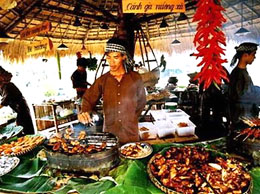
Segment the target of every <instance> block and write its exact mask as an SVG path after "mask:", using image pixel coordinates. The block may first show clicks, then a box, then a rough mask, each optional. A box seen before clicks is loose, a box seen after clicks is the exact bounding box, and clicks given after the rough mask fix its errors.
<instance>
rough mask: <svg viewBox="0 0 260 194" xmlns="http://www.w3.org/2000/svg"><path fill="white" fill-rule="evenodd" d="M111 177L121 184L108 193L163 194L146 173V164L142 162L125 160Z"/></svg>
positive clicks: (112, 172)
mask: <svg viewBox="0 0 260 194" xmlns="http://www.w3.org/2000/svg"><path fill="white" fill-rule="evenodd" d="M110 175H111V176H112V177H113V178H114V179H115V180H116V182H117V183H118V184H119V185H118V186H116V187H115V188H112V189H110V190H108V191H107V192H105V193H106V194H107V193H116V192H118V193H120V194H121V193H136V194H139V193H140V194H143V193H144V194H145V193H147V194H157V193H162V192H161V191H160V190H159V189H157V188H156V187H155V186H154V185H153V183H152V182H151V181H150V179H149V177H148V174H147V172H146V163H145V162H144V161H142V160H123V161H122V162H121V164H120V165H119V166H118V167H117V168H116V169H114V170H113V171H111V173H110Z"/></svg>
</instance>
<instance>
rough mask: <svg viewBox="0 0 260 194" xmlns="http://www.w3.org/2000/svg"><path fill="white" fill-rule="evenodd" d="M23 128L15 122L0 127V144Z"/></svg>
mask: <svg viewBox="0 0 260 194" xmlns="http://www.w3.org/2000/svg"><path fill="white" fill-rule="evenodd" d="M22 130H23V127H22V126H16V125H15V123H11V124H9V125H7V126H5V127H3V128H1V129H0V134H1V139H0V144H2V143H5V142H6V141H7V140H8V139H10V138H12V137H14V136H16V135H18V134H19V133H21V132H22Z"/></svg>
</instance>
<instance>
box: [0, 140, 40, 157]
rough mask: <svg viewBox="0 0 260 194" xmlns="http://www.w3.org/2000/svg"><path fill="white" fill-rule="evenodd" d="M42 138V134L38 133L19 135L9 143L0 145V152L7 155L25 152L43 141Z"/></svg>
mask: <svg viewBox="0 0 260 194" xmlns="http://www.w3.org/2000/svg"><path fill="white" fill-rule="evenodd" d="M44 139H45V138H44V137H43V136H39V135H26V136H23V137H19V138H18V139H17V140H14V141H12V142H10V143H5V144H2V145H0V154H1V155H8V156H10V155H14V156H18V155H22V154H25V153H27V152H29V151H31V150H32V149H34V148H35V147H36V146H38V145H40V144H41V143H43V141H44Z"/></svg>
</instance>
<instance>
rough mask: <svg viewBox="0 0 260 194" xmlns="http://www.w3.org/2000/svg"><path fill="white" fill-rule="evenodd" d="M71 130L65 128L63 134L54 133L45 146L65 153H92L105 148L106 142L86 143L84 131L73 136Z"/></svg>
mask: <svg viewBox="0 0 260 194" xmlns="http://www.w3.org/2000/svg"><path fill="white" fill-rule="evenodd" d="M72 134H73V130H72V129H71V128H67V129H66V130H65V133H64V134H55V135H54V136H52V137H51V138H50V139H49V140H48V142H47V146H48V147H50V148H51V149H52V151H55V152H60V153H66V154H92V153H97V152H100V151H104V150H105V149H106V145H107V144H106V142H102V143H101V144H88V142H87V141H86V140H85V139H86V135H87V134H86V131H80V132H79V134H78V136H77V137H76V138H75V137H73V136H72Z"/></svg>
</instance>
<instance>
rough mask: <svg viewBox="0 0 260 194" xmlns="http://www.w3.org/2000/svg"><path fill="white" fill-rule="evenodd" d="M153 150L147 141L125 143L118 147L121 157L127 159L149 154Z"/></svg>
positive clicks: (139, 157) (143, 156)
mask: <svg viewBox="0 0 260 194" xmlns="http://www.w3.org/2000/svg"><path fill="white" fill-rule="evenodd" d="M152 152H153V149H152V147H151V146H150V145H149V144H148V143H139V142H137V143H127V144H125V145H123V146H122V147H121V148H120V153H121V155H122V156H123V157H125V158H129V159H141V158H145V157H147V156H149V155H150V154H151V153H152Z"/></svg>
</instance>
